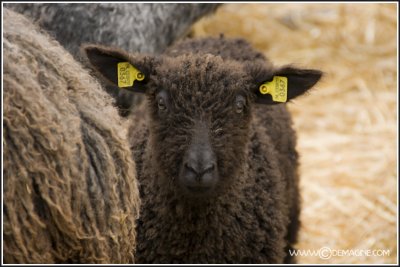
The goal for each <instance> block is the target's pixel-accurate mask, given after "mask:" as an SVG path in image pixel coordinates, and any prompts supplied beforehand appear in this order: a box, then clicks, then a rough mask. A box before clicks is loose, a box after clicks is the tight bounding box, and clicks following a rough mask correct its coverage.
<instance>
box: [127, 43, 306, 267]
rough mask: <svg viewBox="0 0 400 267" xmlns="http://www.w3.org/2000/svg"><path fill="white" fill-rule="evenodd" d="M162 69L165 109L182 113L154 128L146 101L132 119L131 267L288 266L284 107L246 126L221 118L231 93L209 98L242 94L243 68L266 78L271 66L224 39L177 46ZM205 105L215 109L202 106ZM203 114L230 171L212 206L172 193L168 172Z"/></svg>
mask: <svg viewBox="0 0 400 267" xmlns="http://www.w3.org/2000/svg"><path fill="white" fill-rule="evenodd" d="M133 61H134V60H133ZM162 62H163V63H161V64H163V67H164V68H163V67H159V68H158V69H157V74H156V76H157V77H162V78H159V81H158V84H163V87H165V88H169V90H170V92H172V91H174V90H180V91H179V92H175V98H174V99H173V101H172V103H173V107H174V108H175V107H178V106H179V109H180V110H184V112H181V113H179V114H178V113H177V114H174V115H171V116H172V118H171V119H165V120H160V121H154V120H155V119H154V118H155V117H156V116H157V115H155V114H156V111H155V105H156V103H154V101H153V100H152V97H151V96H149V101H148V103H145V104H143V105H142V106H141V107H138V109H137V110H136V111H135V113H133V116H132V118H131V119H132V121H133V122H134V125H135V127H132V128H131V129H130V136H131V144H132V150H133V155H134V158H135V162H136V167H137V174H138V179H139V181H140V194H141V197H142V206H141V216H140V218H139V222H138V227H137V231H138V240H137V262H138V263H264V264H265V263H283V262H285V263H289V262H294V259H293V258H292V257H290V256H289V255H288V250H289V249H290V248H291V247H292V245H293V244H294V243H295V242H296V237H297V232H298V227H299V207H300V201H299V196H298V175H297V166H298V154H297V152H296V149H295V146H296V138H295V133H294V131H293V129H292V126H291V124H292V122H291V119H290V115H289V113H288V111H287V109H286V106H285V105H284V104H280V105H256V104H253V106H252V107H249V112H250V115H249V118H250V119H249V120H243V122H241V121H240V119H236V120H235V119H232V118H230V117H229V116H227V113H226V112H227V110H228V109H229V108H228V107H227V106H224V103H226V102H227V101H228V100H227V99H231V98H232V96H231V95H230V94H231V92H230V91H223V89H218V90H217V89H215V88H225V87H232V88H235V86H236V87H237V86H238V85H240V86H246V82H243V81H242V80H241V77H240V72H239V71H238V69H239V66H241V65H245V64H247V63H255V62H262V64H263V65H265V66H267V69H268V68H272V65H271V63H269V62H268V60H267V59H266V58H265V57H264V56H263V55H262V54H261V53H259V52H257V51H254V49H253V48H251V46H250V45H249V44H248V43H247V42H245V41H243V40H236V39H234V40H228V39H224V38H220V39H214V38H210V39H207V38H206V39H201V40H193V41H186V42H181V43H179V44H177V45H175V46H173V47H171V48H170V49H169V50H168V51H167V52H166V54H165V58H164V59H163V60H162ZM176 66H179V67H176ZM182 66H185V67H184V69H179V68H180V67H182ZM268 66H269V67H268ZM255 72H257V71H255ZM261 72H262V71H259V73H261ZM182 77H186V78H182ZM207 77H208V78H207ZM210 77H212V78H210ZM156 79H157V78H156ZM177 79H184V81H183V82H182V81H178V80H177ZM185 79H186V80H185ZM207 79H209V80H210V81H211V82H210V83H206V82H204V81H207ZM155 83H157V82H155ZM180 83H182V84H184V86H182V87H179V84H180ZM177 84H178V85H177ZM199 84H200V85H199ZM149 87H152V85H151V84H150V85H149ZM177 87H179V88H177ZM208 88H214V89H208ZM207 90H210V91H207ZM202 94H204V95H202ZM200 96H201V97H203V98H202V99H201V101H200V100H199V98H200ZM178 98H181V99H180V100H178ZM211 98H212V99H214V100H215V99H219V101H220V103H217V104H215V103H214V104H213V103H209V102H207V101H208V100H209V99H211ZM201 105H204V106H205V107H209V109H212V112H211V114H212V115H211V116H212V120H213V121H215V122H216V124H218V123H219V124H221V125H223V126H221V127H225V128H227V129H229V130H228V131H227V132H224V133H223V134H222V137H221V136H218V135H215V137H213V138H215V141H212V142H213V144H214V145H213V146H214V148H215V149H216V150H217V152H216V153H217V154H218V153H219V155H220V157H221V159H220V161H219V165H221V166H223V168H224V169H225V170H228V171H226V172H225V173H221V176H223V177H227V178H226V179H228V180H229V182H227V183H226V185H225V188H224V190H223V191H221V192H220V193H218V194H217V195H216V196H215V197H209V198H206V199H192V198H187V197H186V196H184V195H181V194H179V193H178V192H177V191H176V190H175V187H176V184H175V181H176V177H175V175H176V172H174V169H177V168H178V166H177V162H179V161H180V159H181V155H182V154H183V151H184V149H185V147H187V145H188V142H189V141H188V140H189V139H188V138H187V137H185V135H186V136H187V134H188V133H187V132H185V131H186V129H185V127H186V126H187V125H190V124H191V123H192V121H193V119H194V117H195V116H197V115H198V114H197V113H196V112H195V110H196V109H197V107H198V106H201ZM183 113H184V114H183ZM199 116H201V115H199ZM237 120H239V122H237ZM216 127H219V126H216ZM189 135H190V134H189ZM210 135H211V133H210ZM177 140H178V141H177ZM225 140H230V141H229V142H228V141H225ZM221 169H222V168H221ZM230 170H231V171H230ZM233 170H235V171H233Z"/></svg>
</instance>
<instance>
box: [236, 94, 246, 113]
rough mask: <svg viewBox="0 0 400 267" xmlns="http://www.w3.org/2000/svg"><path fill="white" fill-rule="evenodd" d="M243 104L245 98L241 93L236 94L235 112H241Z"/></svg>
mask: <svg viewBox="0 0 400 267" xmlns="http://www.w3.org/2000/svg"><path fill="white" fill-rule="evenodd" d="M245 104H246V99H245V98H244V97H243V96H241V95H239V96H237V97H236V101H235V108H236V113H242V112H243V110H244V106H245Z"/></svg>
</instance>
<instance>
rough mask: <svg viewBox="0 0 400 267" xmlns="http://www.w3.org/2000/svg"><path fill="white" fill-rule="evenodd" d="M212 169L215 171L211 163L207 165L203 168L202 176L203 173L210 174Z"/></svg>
mask: <svg viewBox="0 0 400 267" xmlns="http://www.w3.org/2000/svg"><path fill="white" fill-rule="evenodd" d="M214 169H215V164H214V163H211V164H210V165H208V166H206V167H205V168H204V170H203V171H202V172H201V174H204V173H211V172H213V171H214Z"/></svg>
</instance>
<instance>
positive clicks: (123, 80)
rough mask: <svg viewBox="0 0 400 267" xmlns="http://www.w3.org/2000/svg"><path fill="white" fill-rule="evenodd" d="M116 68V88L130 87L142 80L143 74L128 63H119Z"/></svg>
mask: <svg viewBox="0 0 400 267" xmlns="http://www.w3.org/2000/svg"><path fill="white" fill-rule="evenodd" d="M117 68H118V87H132V86H133V82H134V81H136V80H138V81H142V80H143V79H144V74H143V73H141V72H140V71H139V70H138V69H136V68H135V67H134V66H132V65H131V64H130V63H129V62H120V63H118V65H117Z"/></svg>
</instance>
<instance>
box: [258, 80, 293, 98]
mask: <svg viewBox="0 0 400 267" xmlns="http://www.w3.org/2000/svg"><path fill="white" fill-rule="evenodd" d="M287 91H288V78H287V77H282V76H274V78H273V80H272V81H270V82H266V83H263V84H262V85H261V86H260V93H261V94H263V95H265V94H270V95H271V96H272V100H273V101H275V102H286V100H287Z"/></svg>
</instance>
